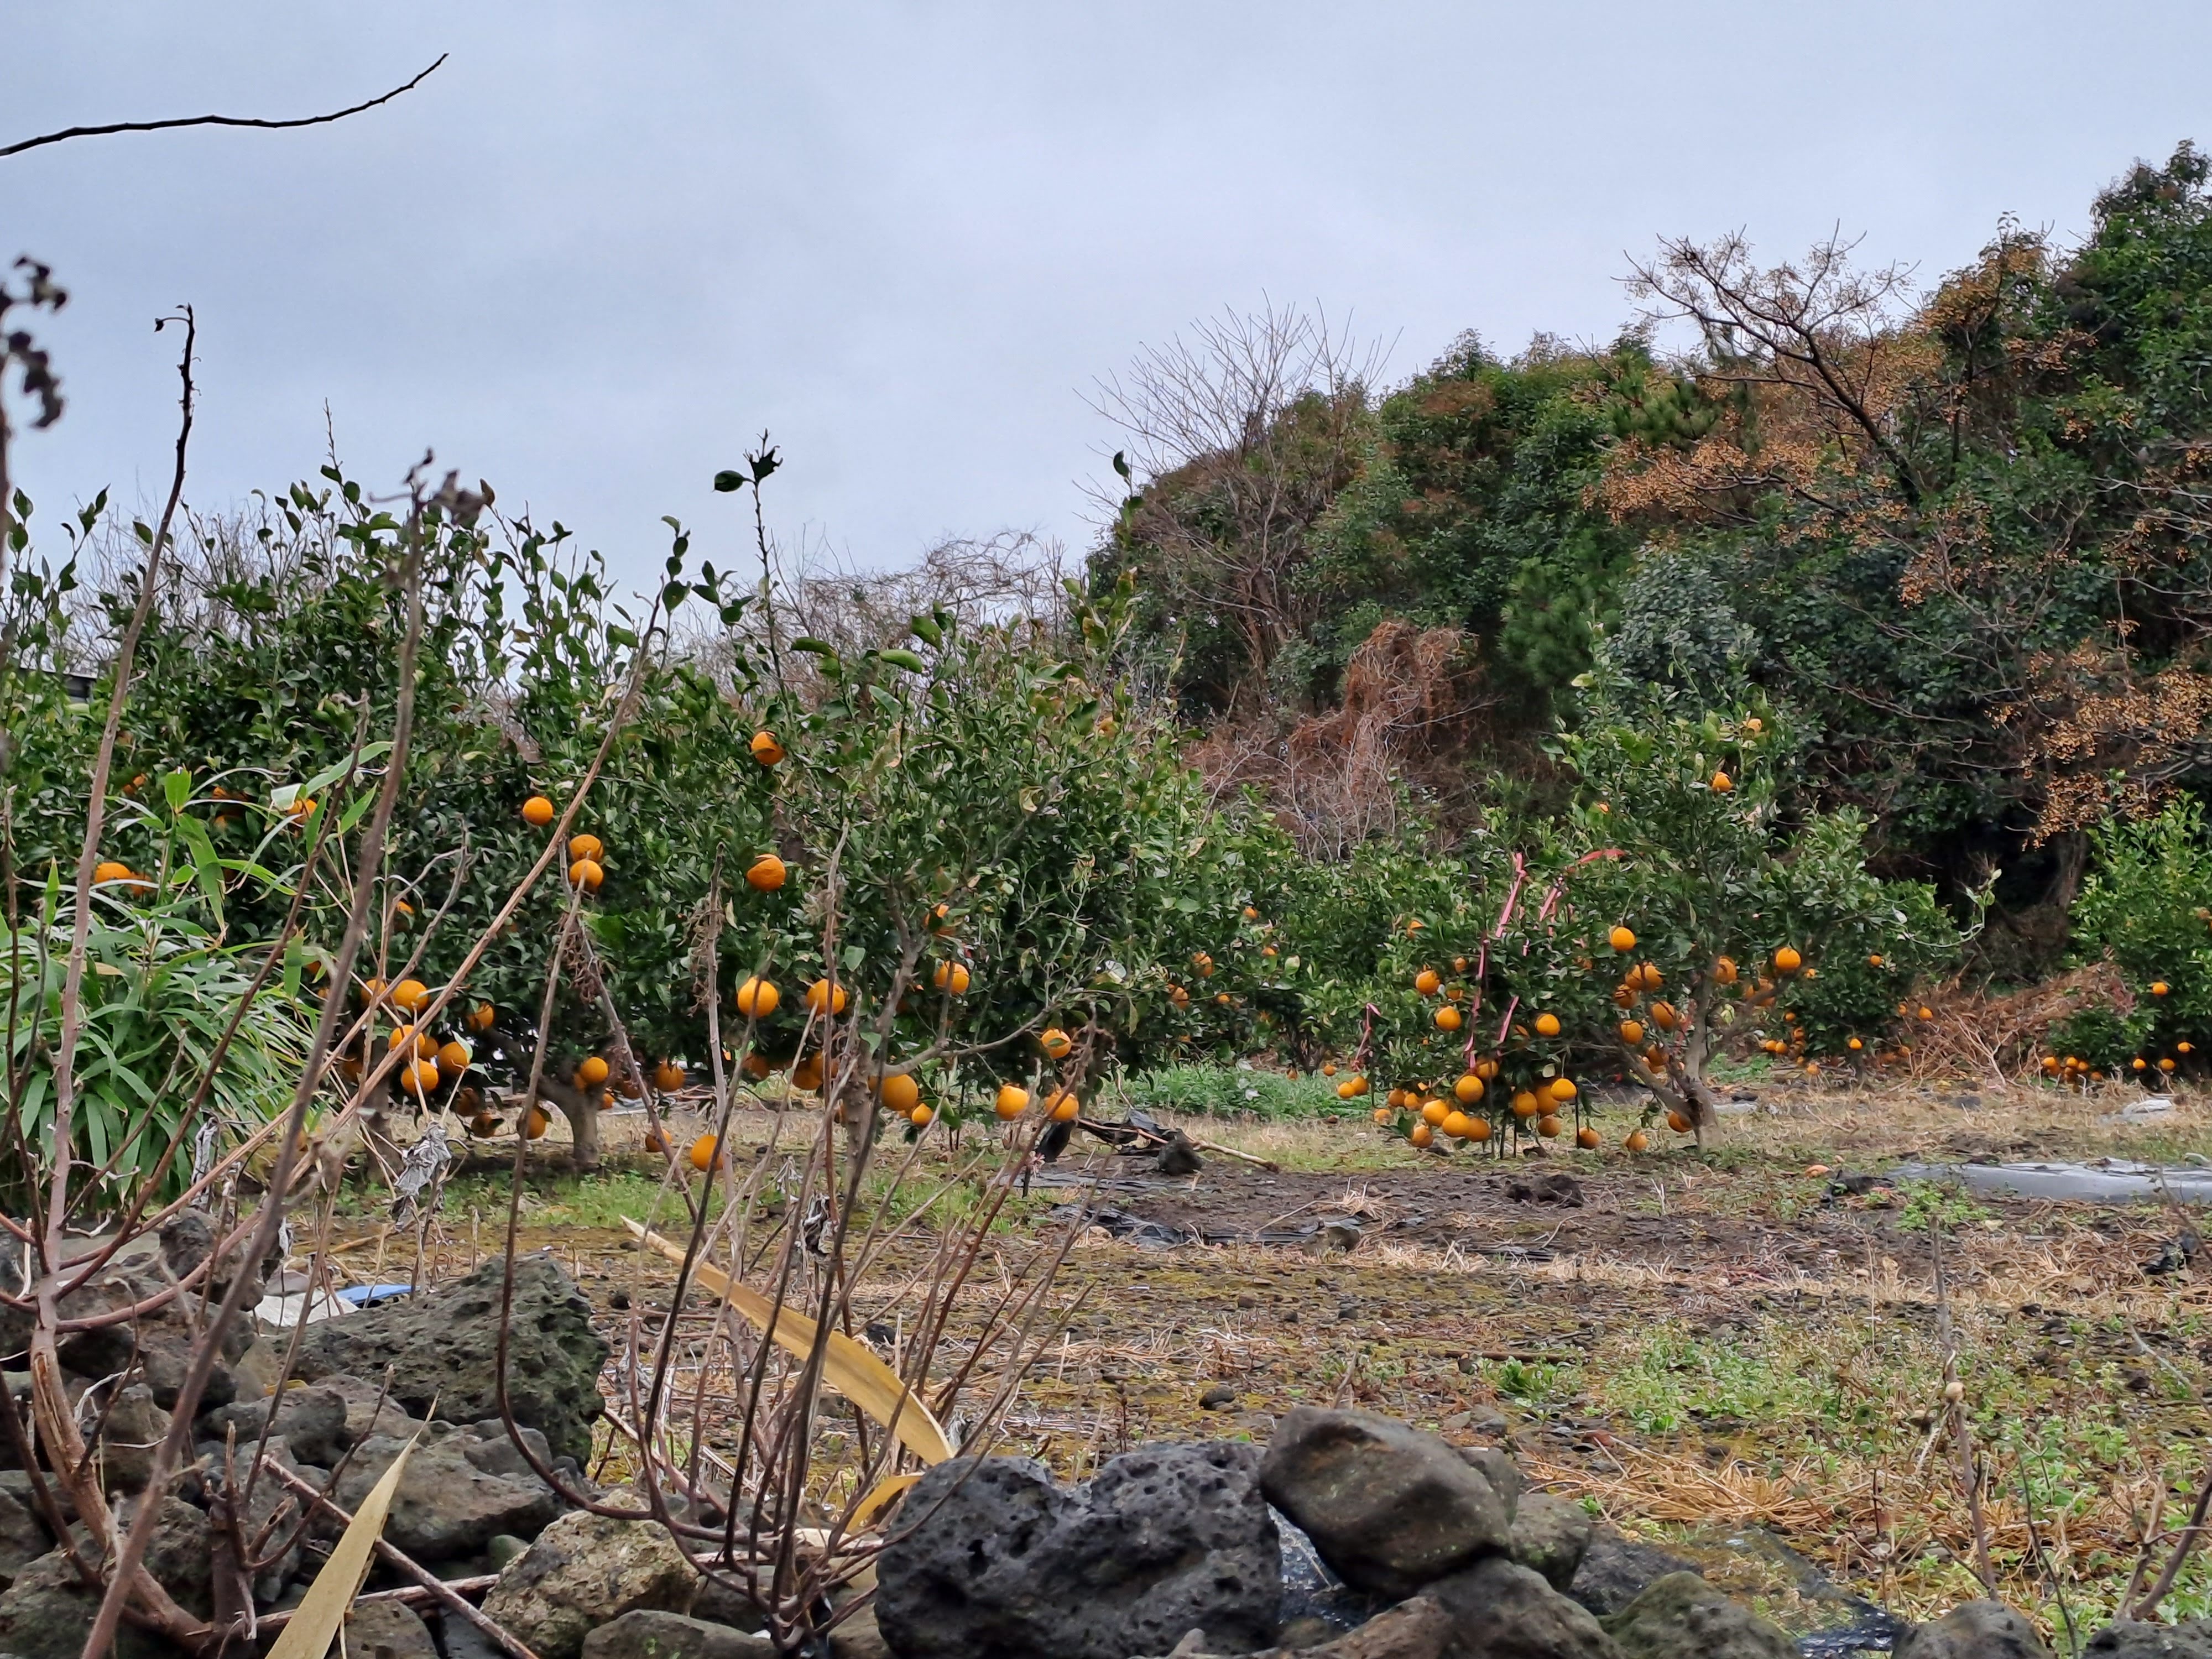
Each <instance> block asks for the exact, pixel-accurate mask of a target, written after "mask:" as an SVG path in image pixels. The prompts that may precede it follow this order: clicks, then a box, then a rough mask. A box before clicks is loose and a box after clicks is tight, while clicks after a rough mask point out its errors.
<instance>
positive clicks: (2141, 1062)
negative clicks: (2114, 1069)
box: [2128, 1054, 2150, 1072]
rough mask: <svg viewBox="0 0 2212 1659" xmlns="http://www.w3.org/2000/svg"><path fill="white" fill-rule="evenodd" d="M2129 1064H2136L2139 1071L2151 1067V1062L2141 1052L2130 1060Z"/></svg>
mask: <svg viewBox="0 0 2212 1659" xmlns="http://www.w3.org/2000/svg"><path fill="white" fill-rule="evenodd" d="M2128 1064H2129V1065H2130V1066H2134V1067H2135V1069H2136V1070H2137V1071H2138V1072H2141V1071H2144V1070H2147V1069H2148V1067H2149V1065H2150V1062H2149V1061H2148V1060H2145V1059H2144V1058H2143V1057H2142V1055H2141V1054H2137V1055H2136V1057H2135V1058H2134V1059H2133V1060H2130V1061H2129V1062H2128Z"/></svg>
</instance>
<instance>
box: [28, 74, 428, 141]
mask: <svg viewBox="0 0 2212 1659" xmlns="http://www.w3.org/2000/svg"><path fill="white" fill-rule="evenodd" d="M449 55H450V54H449V53H447V52H440V53H439V54H438V62H437V63H435V64H431V65H430V67H429V68H428V69H426V70H423V71H422V73H421V74H420V75H418V76H416V77H415V78H414V79H413V80H411V81H410V82H407V83H406V84H405V85H404V86H398V87H394V88H392V90H391V91H389V92H387V93H386V94H383V95H382V96H381V97H378V98H372V99H370V100H368V102H366V103H362V104H351V105H349V106H346V107H345V108H344V109H334V110H332V111H331V112H330V113H329V114H327V115H301V116H295V117H293V118H289V119H286V120H270V119H266V118H263V117H261V116H256V115H185V116H178V117H175V118H172V119H169V120H166V121H110V122H108V123H107V124H106V125H104V126H96V127H64V128H63V129H62V130H61V131H58V132H42V133H40V135H39V136H38V137H35V138H19V139H17V140H16V141H15V143H12V144H6V145H0V158H4V157H7V156H9V155H21V154H22V153H23V152H24V151H25V150H27V149H39V148H40V147H41V146H43V145H46V144H58V143H61V142H62V141H63V140H64V139H67V138H98V137H102V136H104V135H106V134H107V133H111V132H162V131H167V130H168V129H169V128H171V127H258V128H263V129H265V130H269V131H274V130H276V129H278V128H281V127H319V126H327V125H329V124H330V123H331V122H332V121H343V120H344V119H345V118H346V117H347V116H349V115H358V114H360V113H361V112H362V111H363V110H371V109H374V108H375V107H376V106H378V105H379V104H388V103H390V102H391V101H392V100H393V99H395V98H397V97H398V96H399V94H401V93H403V92H412V91H413V90H414V89H415V88H417V87H419V86H421V85H422V82H425V81H427V80H428V79H429V78H430V76H431V75H432V73H433V72H434V71H435V70H436V69H437V67H438V64H442V63H444V62H445V61H446V59H447V57H448V56H449Z"/></svg>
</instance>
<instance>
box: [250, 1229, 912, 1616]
mask: <svg viewBox="0 0 2212 1659" xmlns="http://www.w3.org/2000/svg"><path fill="white" fill-rule="evenodd" d="M623 1226H625V1227H627V1228H629V1230H630V1231H631V1232H632V1233H634V1234H635V1236H636V1237H637V1238H638V1239H639V1241H640V1242H641V1243H644V1244H645V1245H646V1246H647V1248H648V1249H654V1250H658V1251H659V1253H660V1254H661V1255H665V1256H666V1257H667V1258H668V1259H669V1260H670V1261H675V1262H681V1261H683V1260H684V1247H683V1246H682V1245H681V1244H678V1243H675V1242H674V1241H673V1240H672V1239H666V1238H663V1237H661V1236H660V1235H659V1233H656V1232H653V1231H649V1230H648V1229H647V1228H644V1227H641V1226H640V1225H638V1224H637V1223H636V1222H635V1221H632V1220H631V1219H630V1218H629V1217H628V1216H624V1217H623ZM691 1272H692V1275H693V1277H695V1278H696V1279H698V1281H699V1283H700V1284H701V1285H704V1286H705V1287H706V1288H707V1289H708V1290H709V1291H713V1292H714V1294H715V1295H716V1296H719V1297H721V1298H722V1299H723V1300H724V1301H725V1302H726V1303H728V1304H729V1305H730V1306H731V1307H732V1308H735V1309H736V1310H738V1312H739V1313H741V1314H743V1315H744V1316H745V1317H746V1318H747V1319H749V1320H750V1321H751V1322H753V1323H754V1324H756V1325H757V1326H759V1327H760V1328H761V1329H762V1330H763V1331H765V1332H767V1334H769V1337H770V1338H771V1339H772V1340H775V1343H776V1344H777V1346H780V1347H781V1348H783V1349H785V1350H786V1351H787V1352H790V1353H793V1354H795V1355H797V1356H798V1357H799V1358H801V1359H804V1358H805V1357H806V1356H807V1355H808V1354H810V1353H811V1352H813V1351H814V1322H813V1321H812V1320H811V1319H809V1318H808V1317H807V1316H805V1314H802V1313H794V1312H793V1311H792V1310H790V1309H789V1308H786V1309H784V1310H782V1312H781V1313H780V1314H779V1313H778V1312H777V1311H776V1310H775V1305H774V1304H772V1303H770V1302H769V1299H768V1298H767V1297H764V1296H763V1295H762V1294H761V1293H760V1292H759V1291H756V1290H754V1289H752V1288H751V1287H750V1286H749V1285H739V1284H738V1283H736V1282H734V1281H733V1280H732V1279H731V1278H730V1276H729V1275H728V1274H727V1273H723V1272H721V1271H720V1269H719V1268H715V1267H708V1265H707V1264H706V1263H705V1262H703V1261H695V1262H693V1263H692V1264H691ZM822 1366H823V1376H824V1377H825V1378H826V1379H827V1380H828V1382H829V1386H830V1387H831V1388H833V1389H836V1390H837V1392H838V1393H840V1394H842V1395H844V1396H845V1398H846V1399H848V1400H849V1401H852V1402H853V1403H854V1405H855V1406H858V1407H860V1409H861V1410H862V1411H864V1412H866V1413H867V1414H868V1415H869V1416H871V1417H872V1418H874V1419H876V1421H877V1422H878V1423H881V1424H883V1425H885V1426H886V1427H888V1428H889V1429H890V1431H891V1432H892V1433H893V1434H895V1435H896V1436H897V1437H898V1440H899V1443H900V1444H901V1445H902V1446H904V1447H905V1448H906V1449H908V1451H910V1452H912V1453H913V1454H914V1455H915V1456H916V1457H919V1458H920V1459H921V1461H922V1462H925V1463H942V1462H945V1459H946V1458H948V1457H950V1456H951V1455H952V1443H951V1441H950V1440H948V1439H946V1438H945V1431H944V1430H943V1429H942V1428H940V1427H939V1425H938V1422H937V1419H935V1418H933V1417H932V1416H931V1415H930V1414H929V1408H928V1407H927V1406H925V1405H923V1404H922V1403H921V1401H920V1400H918V1399H916V1398H915V1395H914V1394H913V1392H912V1391H911V1390H910V1389H908V1387H907V1386H906V1384H905V1383H902V1382H900V1381H899V1376H898V1373H897V1372H896V1371H895V1370H892V1369H891V1368H890V1366H889V1365H886V1364H884V1362H883V1361H882V1360H880V1359H878V1358H876V1356H875V1354H874V1353H873V1352H871V1351H870V1350H869V1349H868V1348H867V1347H866V1346H864V1345H862V1344H860V1343H859V1342H855V1341H854V1340H853V1339H852V1338H851V1337H849V1336H847V1335H846V1334H844V1333H843V1332H842V1331H832V1332H830V1333H829V1346H828V1348H827V1350H826V1351H825V1352H823V1356H822ZM270 1659H280V1656H276V1655H272V1656H270ZM316 1659H320V1656H319V1655H318V1656H316Z"/></svg>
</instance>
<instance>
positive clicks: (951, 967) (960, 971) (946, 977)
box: [930, 962, 969, 997]
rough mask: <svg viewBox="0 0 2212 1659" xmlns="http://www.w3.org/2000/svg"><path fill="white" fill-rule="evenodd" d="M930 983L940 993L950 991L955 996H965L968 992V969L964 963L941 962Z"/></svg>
mask: <svg viewBox="0 0 2212 1659" xmlns="http://www.w3.org/2000/svg"><path fill="white" fill-rule="evenodd" d="M930 982H931V983H932V984H933V985H935V986H936V987H937V988H938V989H939V990H940V991H950V992H951V994H953V995H954V996H956V997H957V996H965V995H966V994H967V992H968V984H969V980H968V968H967V964H966V963H958V962H940V963H938V964H937V971H936V972H935V973H934V974H933V975H930Z"/></svg>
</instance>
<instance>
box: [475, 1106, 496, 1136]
mask: <svg viewBox="0 0 2212 1659" xmlns="http://www.w3.org/2000/svg"><path fill="white" fill-rule="evenodd" d="M469 1133H471V1134H472V1135H474V1136H476V1137H477V1139H479V1140H481V1139H485V1138H486V1137H488V1136H490V1135H495V1134H497V1133H499V1120H498V1119H497V1118H495V1117H494V1116H493V1115H491V1114H490V1113H489V1112H478V1113H477V1115H475V1116H474V1117H472V1118H471V1119H470V1120H469Z"/></svg>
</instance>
